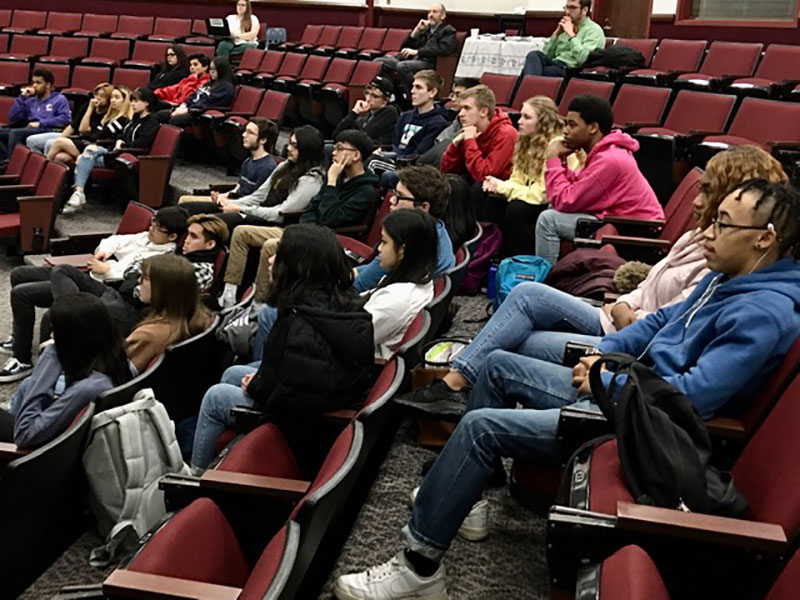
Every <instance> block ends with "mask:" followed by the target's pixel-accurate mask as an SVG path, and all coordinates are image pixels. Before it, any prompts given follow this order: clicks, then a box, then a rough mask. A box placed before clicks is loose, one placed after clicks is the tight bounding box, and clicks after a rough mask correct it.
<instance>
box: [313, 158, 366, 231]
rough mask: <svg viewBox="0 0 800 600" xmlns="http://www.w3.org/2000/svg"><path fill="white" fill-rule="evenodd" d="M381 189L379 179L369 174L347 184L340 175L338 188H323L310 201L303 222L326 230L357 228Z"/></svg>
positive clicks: (329, 186)
mask: <svg viewBox="0 0 800 600" xmlns="http://www.w3.org/2000/svg"><path fill="white" fill-rule="evenodd" d="M377 187H378V177H377V176H376V175H375V174H374V173H371V172H369V171H366V172H365V173H363V174H362V175H358V176H357V177H353V178H352V179H349V180H347V181H344V174H342V175H340V176H339V181H338V182H337V184H336V186H335V187H334V186H332V185H327V184H326V185H324V186H322V189H320V191H319V193H318V194H317V195H316V196H314V198H313V199H312V200H311V204H310V205H309V206H308V211H307V212H305V213H304V214H303V216H302V217H300V222H301V223H316V224H317V225H325V226H327V227H342V226H344V225H357V224H358V223H360V222H361V220H362V219H363V218H364V215H366V214H367V211H368V210H369V208H370V205H371V204H372V202H373V200H374V199H375V190H376V188H377Z"/></svg>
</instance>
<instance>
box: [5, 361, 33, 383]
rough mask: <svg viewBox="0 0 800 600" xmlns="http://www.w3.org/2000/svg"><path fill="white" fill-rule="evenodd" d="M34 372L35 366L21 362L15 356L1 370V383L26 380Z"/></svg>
mask: <svg viewBox="0 0 800 600" xmlns="http://www.w3.org/2000/svg"><path fill="white" fill-rule="evenodd" d="M31 371H33V365H29V364H28V363H23V362H19V361H18V360H17V359H16V358H14V357H13V356H12V357H11V358H9V359H8V360H7V361H6V364H4V365H3V368H2V369H0V383H10V382H12V381H18V380H20V379H25V378H26V377H27V376H28V375H30V374H31Z"/></svg>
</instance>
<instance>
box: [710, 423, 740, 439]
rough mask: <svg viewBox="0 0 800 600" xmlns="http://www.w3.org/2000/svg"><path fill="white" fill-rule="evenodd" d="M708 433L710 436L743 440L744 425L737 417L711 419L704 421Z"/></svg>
mask: <svg viewBox="0 0 800 600" xmlns="http://www.w3.org/2000/svg"><path fill="white" fill-rule="evenodd" d="M706 427H707V428H708V434H709V435H710V436H711V437H712V438H724V439H733V440H744V437H745V430H744V425H742V422H741V421H740V420H739V419H723V418H718V419H711V420H710V421H707V422H706Z"/></svg>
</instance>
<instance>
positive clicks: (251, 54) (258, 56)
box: [235, 48, 266, 83]
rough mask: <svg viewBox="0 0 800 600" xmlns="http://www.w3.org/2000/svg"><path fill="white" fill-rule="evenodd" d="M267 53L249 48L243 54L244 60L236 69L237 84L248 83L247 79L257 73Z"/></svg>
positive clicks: (242, 59)
mask: <svg viewBox="0 0 800 600" xmlns="http://www.w3.org/2000/svg"><path fill="white" fill-rule="evenodd" d="M265 54H266V52H265V51H264V50H259V49H258V48H247V49H246V50H245V51H244V52H243V53H242V58H241V60H240V61H239V66H238V67H237V68H236V73H235V77H236V82H237V83H247V78H248V77H249V76H251V75H252V74H253V72H255V71H256V70H257V69H258V67H259V65H260V64H261V61H262V60H263V59H264V55H265Z"/></svg>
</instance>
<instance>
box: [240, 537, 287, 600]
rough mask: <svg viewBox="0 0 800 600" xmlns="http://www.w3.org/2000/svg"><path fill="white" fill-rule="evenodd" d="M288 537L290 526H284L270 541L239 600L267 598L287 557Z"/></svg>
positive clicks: (261, 599)
mask: <svg viewBox="0 0 800 600" xmlns="http://www.w3.org/2000/svg"><path fill="white" fill-rule="evenodd" d="M287 536H288V526H284V527H282V528H281V530H280V531H279V532H278V533H277V534H275V537H273V538H272V540H270V542H269V544H267V547H266V548H265V549H264V552H262V553H261V557H260V558H259V559H258V562H257V563H256V566H255V567H253V571H252V573H250V577H249V578H248V580H247V584H246V585H245V586H244V589H243V590H242V593H241V594H240V595H239V598H238V599H237V600H263V599H264V598H266V597H267V596H266V595H265V591H267V590H268V588H269V587H270V585H271V584H272V582H273V581H274V580H275V575H276V574H277V573H278V570H279V569H280V566H281V561H282V560H283V559H284V556H285V552H286V538H287Z"/></svg>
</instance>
